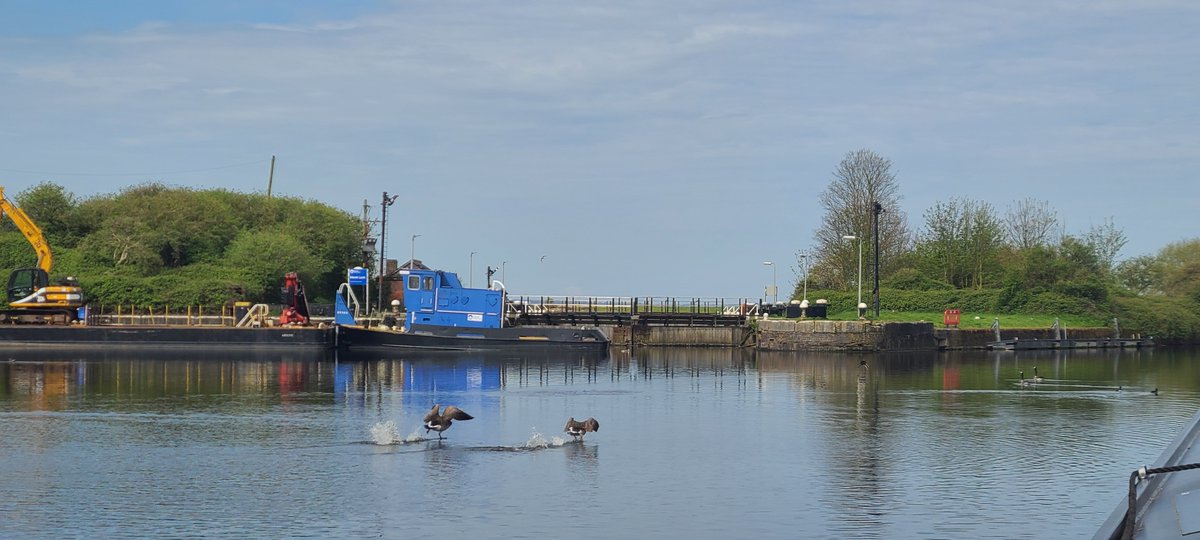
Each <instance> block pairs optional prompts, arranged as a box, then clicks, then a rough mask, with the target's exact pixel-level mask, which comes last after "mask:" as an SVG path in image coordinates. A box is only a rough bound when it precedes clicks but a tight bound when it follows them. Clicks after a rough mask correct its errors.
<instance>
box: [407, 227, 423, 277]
mask: <svg viewBox="0 0 1200 540" xmlns="http://www.w3.org/2000/svg"><path fill="white" fill-rule="evenodd" d="M420 236H421V235H419V234H414V235H412V242H411V243H410V244H409V246H408V269H409V270H412V269H413V266H415V265H416V261H417V238H418V237H420Z"/></svg>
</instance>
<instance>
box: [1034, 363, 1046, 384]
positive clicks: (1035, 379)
mask: <svg viewBox="0 0 1200 540" xmlns="http://www.w3.org/2000/svg"><path fill="white" fill-rule="evenodd" d="M1044 380H1046V378H1045V377H1043V376H1041V375H1038V372H1037V366H1033V382H1042V381H1044Z"/></svg>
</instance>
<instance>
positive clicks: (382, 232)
mask: <svg viewBox="0 0 1200 540" xmlns="http://www.w3.org/2000/svg"><path fill="white" fill-rule="evenodd" d="M397 197H399V195H392V196H391V197H388V194H387V192H386V191H385V192H383V204H381V205H380V209H381V216H380V223H379V311H383V274H384V273H385V270H386V266H385V262H386V259H384V253H385V251H384V247H385V241H386V239H387V210H388V207H389V206H391V205H392V203H394V202H396V198H397ZM367 305H370V304H367Z"/></svg>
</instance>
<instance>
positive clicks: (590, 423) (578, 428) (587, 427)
mask: <svg viewBox="0 0 1200 540" xmlns="http://www.w3.org/2000/svg"><path fill="white" fill-rule="evenodd" d="M563 431H565V432H567V435H570V436H572V437H575V440H576V441H580V442H583V436H584V435H586V434H587V433H588V432H591V431H600V422H597V421H596V419H595V418H588V419H587V420H584V421H582V422H578V421H576V420H575V417H574V416H572V417H570V418H568V419H567V427H565V428H563Z"/></svg>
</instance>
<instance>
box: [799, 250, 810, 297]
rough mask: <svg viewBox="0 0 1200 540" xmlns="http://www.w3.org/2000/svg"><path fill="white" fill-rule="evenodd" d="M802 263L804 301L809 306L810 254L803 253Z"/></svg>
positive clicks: (801, 255)
mask: <svg viewBox="0 0 1200 540" xmlns="http://www.w3.org/2000/svg"><path fill="white" fill-rule="evenodd" d="M800 261H801V264H803V265H804V298H803V300H804V302H805V303H806V304H807V303H808V254H807V253H801V254H800Z"/></svg>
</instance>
